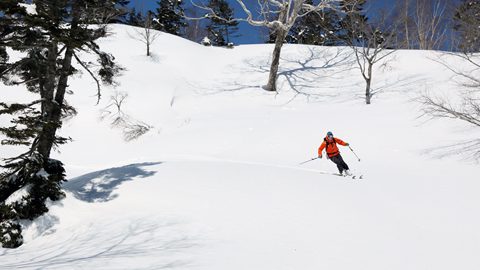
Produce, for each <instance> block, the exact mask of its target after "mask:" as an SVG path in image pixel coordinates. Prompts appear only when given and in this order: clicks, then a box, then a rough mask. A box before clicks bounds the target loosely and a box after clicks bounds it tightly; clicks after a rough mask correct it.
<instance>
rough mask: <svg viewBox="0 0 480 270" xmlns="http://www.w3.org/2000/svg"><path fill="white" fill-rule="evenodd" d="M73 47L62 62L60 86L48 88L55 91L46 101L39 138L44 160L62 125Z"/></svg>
mask: <svg viewBox="0 0 480 270" xmlns="http://www.w3.org/2000/svg"><path fill="white" fill-rule="evenodd" d="M72 57H73V49H72V48H67V50H66V52H65V57H64V59H63V63H62V70H61V73H60V77H59V80H58V86H57V89H56V91H55V89H54V88H53V89H47V91H49V92H50V93H51V94H52V95H53V93H54V92H55V98H54V99H48V100H46V101H44V102H45V108H46V113H45V114H44V116H43V119H44V126H43V128H42V132H41V133H40V136H39V139H38V152H39V153H40V154H41V155H42V157H43V159H44V162H46V161H47V160H48V159H49V158H50V152H51V150H52V147H53V145H54V143H55V134H56V133H57V130H58V129H59V128H60V127H61V126H62V121H61V119H62V107H63V103H64V98H65V92H66V90H67V87H68V77H69V76H70V71H71V67H72Z"/></svg>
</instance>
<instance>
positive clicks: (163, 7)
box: [156, 0, 187, 36]
mask: <svg viewBox="0 0 480 270" xmlns="http://www.w3.org/2000/svg"><path fill="white" fill-rule="evenodd" d="M157 5H158V6H159V7H158V8H157V14H156V17H157V20H158V24H157V25H158V26H157V27H156V29H157V30H160V31H163V32H167V33H170V34H172V35H176V36H183V34H184V29H185V27H187V23H186V22H185V19H184V17H183V16H184V13H185V10H184V9H183V2H182V1H181V0H160V1H159V2H157Z"/></svg>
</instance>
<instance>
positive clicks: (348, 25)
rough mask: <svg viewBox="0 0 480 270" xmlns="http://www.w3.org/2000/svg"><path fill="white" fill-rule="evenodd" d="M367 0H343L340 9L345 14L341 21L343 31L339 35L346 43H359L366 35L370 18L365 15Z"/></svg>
mask: <svg viewBox="0 0 480 270" xmlns="http://www.w3.org/2000/svg"><path fill="white" fill-rule="evenodd" d="M365 3H366V0H342V1H340V9H341V10H342V11H343V12H345V15H344V16H343V18H342V19H341V21H340V25H341V28H342V30H341V32H340V33H339V34H338V35H337V36H338V38H339V40H341V41H344V42H345V44H347V45H348V44H352V43H358V42H359V41H360V39H361V38H362V37H364V36H365V33H364V32H363V29H365V28H366V25H367V21H368V18H367V17H366V15H365V11H364V5H365Z"/></svg>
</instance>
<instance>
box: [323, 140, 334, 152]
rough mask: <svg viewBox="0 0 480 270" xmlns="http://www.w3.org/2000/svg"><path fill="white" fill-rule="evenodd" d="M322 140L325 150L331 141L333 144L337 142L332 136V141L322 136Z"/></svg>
mask: <svg viewBox="0 0 480 270" xmlns="http://www.w3.org/2000/svg"><path fill="white" fill-rule="evenodd" d="M323 140H324V141H325V150H327V148H328V145H329V144H332V143H333V144H336V143H337V142H336V141H335V138H332V140H333V142H329V141H328V140H327V138H323Z"/></svg>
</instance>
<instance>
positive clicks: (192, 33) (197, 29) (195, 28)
mask: <svg viewBox="0 0 480 270" xmlns="http://www.w3.org/2000/svg"><path fill="white" fill-rule="evenodd" d="M187 12H188V13H189V15H188V16H189V17H192V18H196V17H199V14H198V9H195V8H192V9H188V10H187ZM207 35H208V31H207V29H206V27H205V25H204V24H203V21H201V20H190V21H189V22H188V26H187V27H186V29H185V37H186V38H187V39H189V40H191V41H194V42H200V41H201V40H202V39H203V38H204V37H206V36H207Z"/></svg>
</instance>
